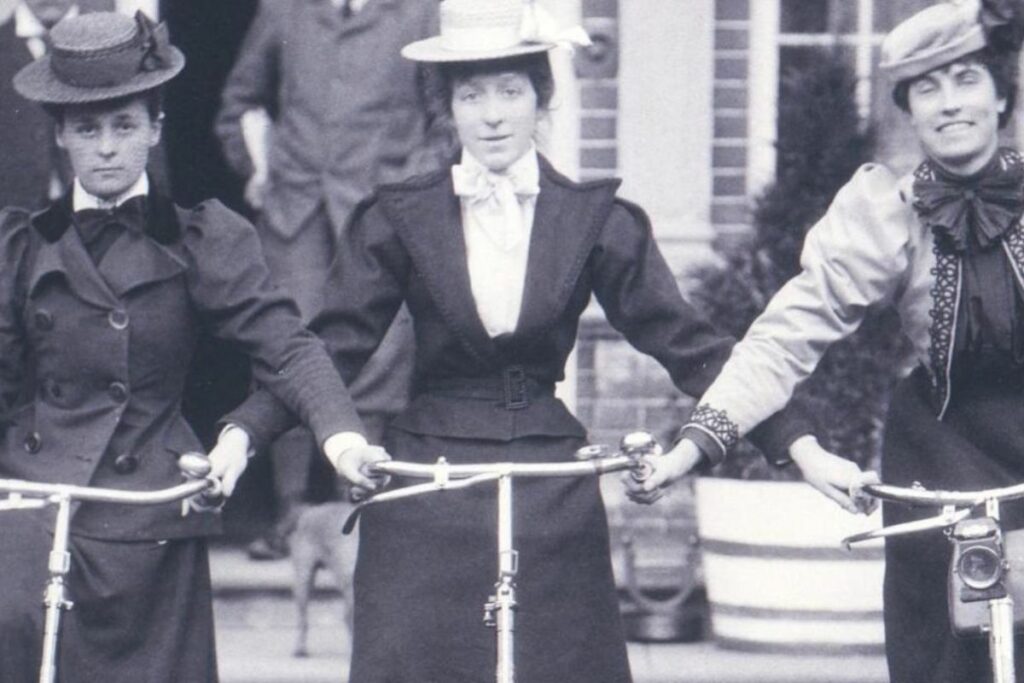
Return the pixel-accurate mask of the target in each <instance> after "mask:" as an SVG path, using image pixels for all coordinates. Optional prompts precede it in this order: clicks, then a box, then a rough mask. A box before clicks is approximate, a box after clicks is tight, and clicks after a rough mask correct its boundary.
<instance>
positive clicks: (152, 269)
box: [28, 195, 188, 308]
mask: <svg viewBox="0 0 1024 683" xmlns="http://www.w3.org/2000/svg"><path fill="white" fill-rule="evenodd" d="M148 213H149V216H148V220H147V225H146V230H145V232H144V233H143V232H139V231H135V230H125V231H124V233H123V234H122V235H121V236H120V237H119V238H118V239H117V240H116V241H115V242H114V244H112V245H111V247H110V249H109V250H108V251H107V253H106V255H105V256H104V258H103V261H102V262H101V263H100V265H99V267H98V268H97V266H96V265H95V264H94V263H93V261H92V258H91V257H90V256H89V253H88V252H87V251H86V249H85V246H84V245H83V244H82V241H81V239H80V238H79V236H78V231H77V230H74V229H71V228H72V226H71V222H72V217H71V197H70V195H67V196H65V197H64V198H62V199H61V200H59V201H58V202H56V203H54V204H53V205H51V206H50V207H49V208H47V209H45V210H44V211H41V212H39V213H37V214H36V215H34V216H33V218H32V224H33V226H34V227H35V228H36V230H37V231H38V232H39V233H40V234H42V236H43V240H42V243H41V245H40V247H39V253H38V254H37V256H36V259H35V263H34V264H33V266H32V271H31V273H30V275H29V284H28V291H29V292H30V293H31V292H32V291H33V290H34V289H35V287H36V285H38V284H39V282H40V281H42V279H43V278H44V277H46V275H48V274H50V273H61V274H63V275H64V276H65V277H66V278H67V280H68V282H69V283H70V287H69V289H70V290H71V291H72V292H73V293H74V294H75V295H76V296H78V297H79V298H81V299H83V300H84V301H87V302H89V303H91V304H93V305H95V306H99V307H101V308H112V307H115V306H117V305H119V301H118V299H119V298H120V297H121V296H123V295H124V294H126V293H127V292H128V291H130V290H132V289H134V288H135V287H138V286H140V285H143V284H146V283H149V282H158V281H160V280H166V279H168V278H170V277H174V276H175V275H177V274H179V273H181V272H183V271H185V270H186V269H187V267H188V265H187V263H186V262H185V260H184V259H183V258H182V257H181V256H179V255H178V254H177V253H175V252H174V251H173V250H172V249H171V247H170V246H167V245H170V244H172V243H174V242H176V241H177V240H178V238H179V236H180V229H179V227H178V219H177V213H176V209H175V207H174V205H173V204H172V203H171V202H170V200H167V199H165V198H163V197H160V196H158V195H151V196H150V203H149V209H148Z"/></svg>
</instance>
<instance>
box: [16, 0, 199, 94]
mask: <svg viewBox="0 0 1024 683" xmlns="http://www.w3.org/2000/svg"><path fill="white" fill-rule="evenodd" d="M50 40H51V43H52V48H51V50H50V53H49V54H47V55H45V56H44V57H42V58H41V59H38V60H36V61H35V62H33V63H31V64H29V65H27V66H26V67H24V68H23V69H22V70H21V71H19V72H18V73H17V74H16V75H15V76H14V89H15V90H17V91H18V93H19V94H21V95H22V96H23V97H25V98H26V99H29V100H32V101H35V102H41V103H43V104H56V105H61V104H86V103H90V102H102V101H104V100H113V99H118V98H121V97H127V96H129V95H134V94H137V93H141V92H145V91H147V90H151V89H153V88H155V87H157V86H159V85H162V84H164V83H166V82H167V81H169V80H171V79H172V78H174V77H175V76H176V75H177V74H178V73H179V72H180V71H181V70H182V68H184V66H185V56H184V55H183V54H181V52H180V51H179V50H178V49H177V48H175V47H174V46H173V45H171V43H170V40H169V38H168V35H167V28H166V27H165V26H164V25H163V24H160V25H159V26H157V25H155V24H153V22H152V21H150V19H149V18H148V17H146V15H145V14H143V13H142V12H138V13H136V15H135V17H134V18H132V17H128V16H125V15H123V14H119V13H117V12H93V13H90V14H82V15H79V16H75V17H68V18H66V19H62V20H61V21H59V22H58V23H57V25H56V26H54V27H53V29H52V30H51V31H50Z"/></svg>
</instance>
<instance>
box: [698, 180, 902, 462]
mask: <svg viewBox="0 0 1024 683" xmlns="http://www.w3.org/2000/svg"><path fill="white" fill-rule="evenodd" d="M915 225H916V219H915V218H914V215H913V211H912V209H910V208H909V207H908V205H907V204H906V203H904V202H903V200H902V199H901V197H900V194H899V187H898V180H897V178H896V177H895V176H894V175H893V174H892V173H891V172H890V171H889V170H888V169H887V168H885V167H884V166H881V165H877V164H867V165H865V166H862V167H861V168H860V169H859V170H858V171H857V173H856V174H855V175H854V177H853V178H852V179H851V180H850V181H849V182H848V183H847V184H846V185H845V186H844V187H843V188H842V189H841V190H840V191H839V193H838V194H837V195H836V197H835V200H834V201H833V202H832V205H831V206H830V207H829V209H828V211H827V212H826V214H825V216H824V217H823V218H822V219H821V220H820V221H819V222H818V223H817V224H815V225H814V226H813V227H812V228H811V229H810V231H809V232H808V233H807V237H806V239H805V242H804V249H803V252H802V254H801V258H800V265H801V272H800V273H799V274H797V275H796V276H795V277H794V278H793V279H792V280H790V281H789V282H788V283H786V285H785V286H783V287H782V289H780V290H779V291H778V292H777V293H776V294H775V296H774V297H773V298H772V300H771V301H770V302H769V304H768V306H767V308H766V309H765V311H764V312H763V313H762V314H761V315H760V316H759V317H758V318H757V320H755V321H754V323H753V325H751V327H750V329H749V330H748V331H747V334H746V335H745V336H744V338H743V339H742V340H741V341H740V342H739V343H737V344H736V346H735V347H734V348H733V351H732V354H731V356H730V358H729V361H728V362H727V363H726V365H725V367H724V368H723V370H722V372H721V374H720V375H719V376H718V378H717V379H716V380H715V382H714V384H712V385H711V387H710V388H709V389H708V390H707V392H706V393H705V394H704V396H703V398H702V400H701V403H700V405H698V407H697V409H696V410H695V411H694V414H693V416H692V417H691V420H692V422H691V424H690V425H688V427H692V428H696V429H699V430H702V431H704V432H705V433H706V434H707V435H708V436H710V437H712V439H713V440H714V441H715V443H716V444H717V446H718V447H719V448H720V449H721V451H722V453H723V455H724V452H725V451H727V450H728V449H729V448H730V447H731V446H732V445H733V443H735V441H736V440H737V438H738V437H739V436H742V435H743V434H745V433H746V432H748V431H749V430H750V429H752V428H753V427H755V426H756V425H758V424H759V423H760V422H762V421H763V420H764V419H765V418H767V417H768V416H769V415H772V414H773V413H775V412H777V411H778V410H780V409H781V408H783V407H784V406H785V405H786V404H787V403H788V402H789V400H790V398H791V397H792V394H793V390H794V388H795V387H796V385H797V384H798V383H799V382H800V381H801V380H803V379H805V378H806V377H807V376H808V375H810V374H811V373H812V372H813V371H814V368H815V367H817V364H818V361H819V360H820V359H821V357H822V355H823V354H824V353H825V351H826V350H827V349H828V346H829V345H830V344H831V343H832V342H834V341H837V340H839V339H841V338H843V337H845V336H847V335H849V334H851V333H852V332H853V331H854V330H856V329H857V327H858V326H859V325H860V323H861V321H862V320H863V319H864V316H865V314H866V312H867V310H868V309H869V307H871V306H872V305H875V304H878V303H880V302H883V301H886V300H891V299H892V298H893V297H894V296H895V294H896V292H897V291H898V289H899V286H900V283H901V282H902V281H903V279H904V277H905V274H906V271H907V267H908V259H909V256H908V253H909V252H908V246H909V242H910V230H911V229H912V228H913V227H914V226H915Z"/></svg>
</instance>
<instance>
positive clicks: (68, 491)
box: [0, 479, 216, 505]
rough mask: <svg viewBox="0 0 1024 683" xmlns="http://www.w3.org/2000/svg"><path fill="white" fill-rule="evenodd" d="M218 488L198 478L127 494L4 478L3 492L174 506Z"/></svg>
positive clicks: (0, 482)
mask: <svg viewBox="0 0 1024 683" xmlns="http://www.w3.org/2000/svg"><path fill="white" fill-rule="evenodd" d="M215 485H216V481H215V480H213V479H196V480H193V481H187V482H184V483H181V484H178V485H177V486H171V487H169V488H166V489H158V490H156V491H123V490H120V489H104V488H97V487H92V486H74V485H72V484H40V483H38V482H32V481H22V480H19V479H0V491H6V492H8V493H18V494H23V495H24V494H28V495H30V496H37V497H47V498H69V499H73V500H82V501H93V502H101V503H126V504H129V505H158V504H160V503H173V502H175V501H178V500H181V499H183V498H188V497H189V496H194V495H196V494H198V493H202V492H203V491H206V490H207V489H210V488H212V487H214V486H215Z"/></svg>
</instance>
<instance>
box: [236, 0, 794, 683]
mask: <svg viewBox="0 0 1024 683" xmlns="http://www.w3.org/2000/svg"><path fill="white" fill-rule="evenodd" d="M524 7H527V6H526V5H524V4H523V3H522V2H521V1H520V0H487V1H486V2H485V1H484V0H445V1H444V2H442V3H441V35H440V36H438V37H435V38H431V39H428V40H424V41H419V42H416V43H412V44H410V45H408V46H406V48H405V49H404V50H403V54H404V55H405V56H406V57H408V58H410V59H414V60H418V61H421V62H424V63H428V64H432V65H434V67H435V73H436V76H437V79H436V83H435V85H436V88H435V91H434V92H433V93H432V96H433V98H434V100H435V104H436V105H437V108H438V110H439V111H440V112H441V114H442V116H443V117H445V118H447V119H449V120H450V121H451V123H452V125H453V127H454V131H455V133H456V134H457V137H458V140H459V142H460V144H461V147H462V150H461V160H460V161H459V163H455V164H453V165H452V166H451V168H448V169H445V170H444V171H441V172H437V173H435V174H432V175H428V176H423V177H419V178H415V179H412V180H409V181H407V182H405V183H402V184H399V185H391V186H385V187H382V188H379V189H378V191H377V193H376V194H375V196H373V197H372V198H370V199H369V200H367V201H365V202H364V203H362V204H361V206H360V207H359V208H358V209H357V210H356V212H355V214H354V216H353V218H352V221H351V223H350V224H349V226H348V229H347V230H346V232H345V235H344V238H343V239H344V241H345V242H347V244H344V245H342V246H341V248H339V249H338V257H337V261H336V262H335V264H334V266H333V269H332V275H331V280H330V281H331V286H330V287H329V289H328V291H327V292H326V294H325V297H326V305H325V308H324V310H323V312H322V314H321V315H320V316H319V318H318V319H317V320H316V321H315V322H314V323H313V327H314V330H315V331H316V332H317V333H318V334H319V335H320V336H321V337H322V338H323V339H324V341H325V342H326V344H327V347H328V350H329V351H330V353H331V354H332V355H333V357H334V360H335V363H336V364H337V365H338V367H339V369H340V370H341V372H342V375H343V377H344V378H345V379H346V380H347V381H348V380H351V379H353V378H354V377H355V376H356V375H357V374H358V372H359V369H360V367H361V366H362V364H363V363H364V362H365V360H366V359H367V357H368V356H369V355H370V353H372V351H373V349H374V348H375V347H376V345H377V343H378V342H379V341H380V339H381V337H382V336H383V334H384V331H385V330H386V329H387V327H388V324H389V323H390V321H391V319H392V317H393V316H394V315H395V312H396V311H397V310H398V308H399V306H400V305H401V304H402V303H403V302H406V303H407V304H408V307H409V310H410V312H411V314H412V317H413V320H414V325H415V330H416V349H417V351H416V373H415V382H414V390H413V400H412V401H411V403H410V405H409V407H408V409H407V410H406V411H405V412H404V413H403V414H402V415H400V416H399V417H398V418H397V419H396V420H395V421H394V422H393V423H392V425H391V427H390V429H389V431H388V435H387V438H386V440H385V445H386V447H387V450H388V451H389V452H390V453H393V454H395V455H396V456H399V457H400V458H401V459H402V460H413V461H420V462H433V461H434V460H436V458H437V457H438V456H441V455H443V456H445V457H446V458H447V459H448V460H449V461H450V462H454V463H458V462H467V461H474V462H481V461H485V462H486V461H494V462H503V461H508V460H517V461H524V460H536V461H554V460H571V459H572V457H573V453H574V451H575V450H576V449H578V448H579V447H580V446H582V445H584V443H585V439H586V432H585V430H584V428H583V427H582V425H581V424H580V423H579V421H577V420H576V418H575V417H573V416H572V415H571V414H570V413H569V411H568V410H567V409H566V407H565V406H564V405H563V404H562V403H561V402H560V401H559V400H558V399H557V398H555V396H554V385H555V383H556V382H557V381H559V380H561V379H562V378H563V370H564V366H565V362H566V358H567V357H568V355H569V353H570V351H571V350H572V347H573V344H574V342H575V340H576V331H577V327H578V323H579V319H580V316H581V314H582V313H583V310H584V309H585V308H586V307H587V304H588V302H589V300H590V297H591V295H592V294H593V295H596V296H597V298H598V300H599V301H600V303H601V305H602V306H603V307H604V309H605V311H606V313H607V315H608V319H609V320H610V322H611V323H612V325H613V326H615V327H616V328H617V329H619V330H621V331H622V332H623V333H624V334H625V336H626V337H627V338H628V339H629V340H630V341H631V342H632V343H633V344H634V345H635V346H636V347H637V348H638V349H640V350H642V351H644V352H647V353H650V354H651V355H653V356H654V357H655V358H657V359H658V360H659V361H660V362H661V363H662V364H663V365H664V366H665V367H666V369H667V370H668V371H669V372H670V374H671V375H672V377H673V379H674V381H675V382H676V384H677V385H678V386H679V387H680V388H681V389H682V390H684V391H686V392H687V393H690V394H694V395H699V394H700V393H701V392H702V391H703V389H704V387H705V386H706V385H707V383H708V382H709V381H710V380H711V379H712V378H713V377H714V375H715V373H716V372H717V368H718V367H720V366H721V364H722V363H724V361H725V359H726V357H727V356H728V353H729V349H730V347H731V343H732V342H731V340H730V339H727V338H724V337H722V336H721V335H719V334H717V333H716V332H715V331H714V330H712V329H711V327H710V326H709V325H708V324H707V323H706V322H705V321H704V320H703V319H702V318H701V317H700V316H699V315H697V314H696V313H695V312H694V311H693V309H691V308H690V306H689V305H687V304H686V303H685V302H684V301H683V299H682V297H681V296H680V294H679V290H678V288H677V285H676V281H675V279H674V277H673V275H672V273H671V271H670V270H669V268H668V266H667V265H666V263H665V261H664V260H663V259H662V257H661V254H660V253H659V252H658V248H657V246H656V245H655V243H654V239H653V237H652V235H651V228H650V225H649V223H648V220H647V217H646V216H645V215H644V213H643V211H642V210H641V209H640V208H638V207H636V206H634V205H632V204H629V203H627V202H624V201H622V200H620V199H618V198H617V197H616V195H615V192H616V189H617V187H618V181H615V180H607V181H596V182H591V183H585V184H580V183H575V182H573V181H571V180H569V179H567V178H565V177H564V176H562V175H560V174H559V173H558V172H557V171H556V170H555V169H554V168H552V167H551V164H550V163H548V161H547V160H546V159H544V157H543V156H540V155H539V154H538V153H537V151H536V148H535V146H534V142H533V141H534V135H535V133H536V132H537V127H538V124H539V122H540V121H541V119H542V118H543V117H544V116H545V114H546V111H547V108H548V106H549V104H550V102H551V97H552V94H553V91H554V81H553V78H552V73H551V67H550V64H549V61H548V55H547V52H548V50H549V49H551V48H552V47H554V43H553V42H552V41H547V40H542V39H540V38H538V37H532V38H531V39H529V40H524V39H523V38H522V34H521V32H520V27H521V26H522V23H523V20H524ZM526 18H529V15H527V17H526ZM229 419H231V420H232V421H234V422H235V423H237V424H238V425H240V426H242V427H243V428H245V429H246V430H247V431H248V432H249V433H250V435H251V436H252V437H253V438H254V440H255V441H256V445H257V446H258V445H260V444H262V443H267V442H268V441H269V440H270V439H271V438H272V437H273V435H274V433H275V432H276V431H278V430H281V429H283V428H285V427H287V426H288V423H289V420H288V418H287V415H286V413H285V412H284V411H283V410H281V409H280V407H279V406H277V405H275V403H274V401H273V399H271V398H270V397H269V395H267V394H257V395H255V396H254V397H253V398H252V399H250V401H249V402H248V403H247V404H245V405H244V406H243V407H242V408H240V409H239V410H238V411H236V413H235V414H233V415H232V416H231V417H230V418H229ZM804 431H805V430H804V426H803V425H802V424H801V423H800V421H798V420H795V419H780V420H778V421H777V422H776V423H775V424H774V426H773V427H769V428H768V430H767V434H766V436H768V439H767V441H766V443H767V445H769V446H773V448H772V450H773V451H774V452H778V451H780V450H785V448H786V447H787V446H788V445H789V443H790V442H792V441H793V440H795V438H796V437H798V436H800V435H802V434H803V433H804ZM346 445H347V444H346V443H343V442H341V441H340V440H337V441H332V440H329V441H328V443H327V444H326V445H325V451H326V453H327V455H328V457H329V458H331V460H332V461H333V462H334V464H335V467H336V468H337V470H338V471H339V472H340V473H341V474H342V475H343V476H345V477H346V478H348V479H349V480H351V481H352V482H353V483H354V484H355V485H356V486H359V487H363V488H365V489H369V490H372V489H375V488H377V487H378V485H379V484H380V482H374V481H371V480H370V479H368V478H367V477H366V476H365V475H364V473H363V469H362V468H363V467H364V466H365V465H366V464H367V463H368V462H370V461H372V460H373V459H375V457H379V456H373V457H365V456H361V455H359V452H358V451H355V450H345V446H346ZM404 483H406V482H394V483H393V485H402V484H404ZM516 493H517V499H516V510H517V518H516V520H515V524H516V543H517V547H518V549H519V552H520V558H521V562H520V566H521V569H520V574H519V579H518V585H519V591H518V592H519V597H520V604H521V611H520V612H519V614H518V615H517V619H516V641H517V657H518V660H517V662H516V668H517V670H518V672H519V674H520V676H521V678H522V680H525V681H530V682H531V683H544V682H547V681H552V682H554V681H558V682H559V683H577V682H578V683H623V682H626V681H629V680H630V672H629V663H628V661H627V657H626V648H625V642H624V639H623V635H622V629H621V625H620V621H619V612H618V599H617V596H616V590H615V582H614V579H613V577H612V571H611V562H610V559H609V545H608V529H607V522H606V520H605V515H604V509H603V506H602V502H601V496H600V492H599V489H598V485H597V482H596V481H595V480H594V479H586V480H571V479H568V480H554V479H545V480H528V481H526V482H525V483H521V484H518V485H517V491H516ZM494 515H495V507H494V496H493V492H492V491H491V490H490V489H487V490H479V491H478V490H471V491H468V492H462V493H460V495H459V496H444V497H424V498H417V499H414V500H407V501H403V502H400V503H395V504H391V505H385V506H380V507H374V508H368V509H367V510H366V512H365V514H364V516H363V517H362V520H361V522H362V525H363V526H362V529H361V536H360V539H361V540H360V549H359V559H358V565H357V569H356V579H355V580H356V589H355V600H356V606H355V634H354V636H355V637H354V644H353V659H352V667H351V674H350V675H351V678H350V681H352V683H367V682H371V681H381V682H382V681H389V682H391V683H394V682H395V681H415V682H416V683H424V682H438V683H440V682H444V683H449V682H453V681H487V680H493V676H494V643H493V635H492V633H491V632H490V631H489V630H488V629H486V628H483V627H482V626H481V624H480V609H481V602H482V600H483V598H484V597H486V596H487V595H488V594H489V593H490V592H491V590H492V581H493V577H494V574H495V567H494V543H495V539H494V538H493V535H492V534H493V529H492V526H493V522H492V520H493V518H494Z"/></svg>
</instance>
